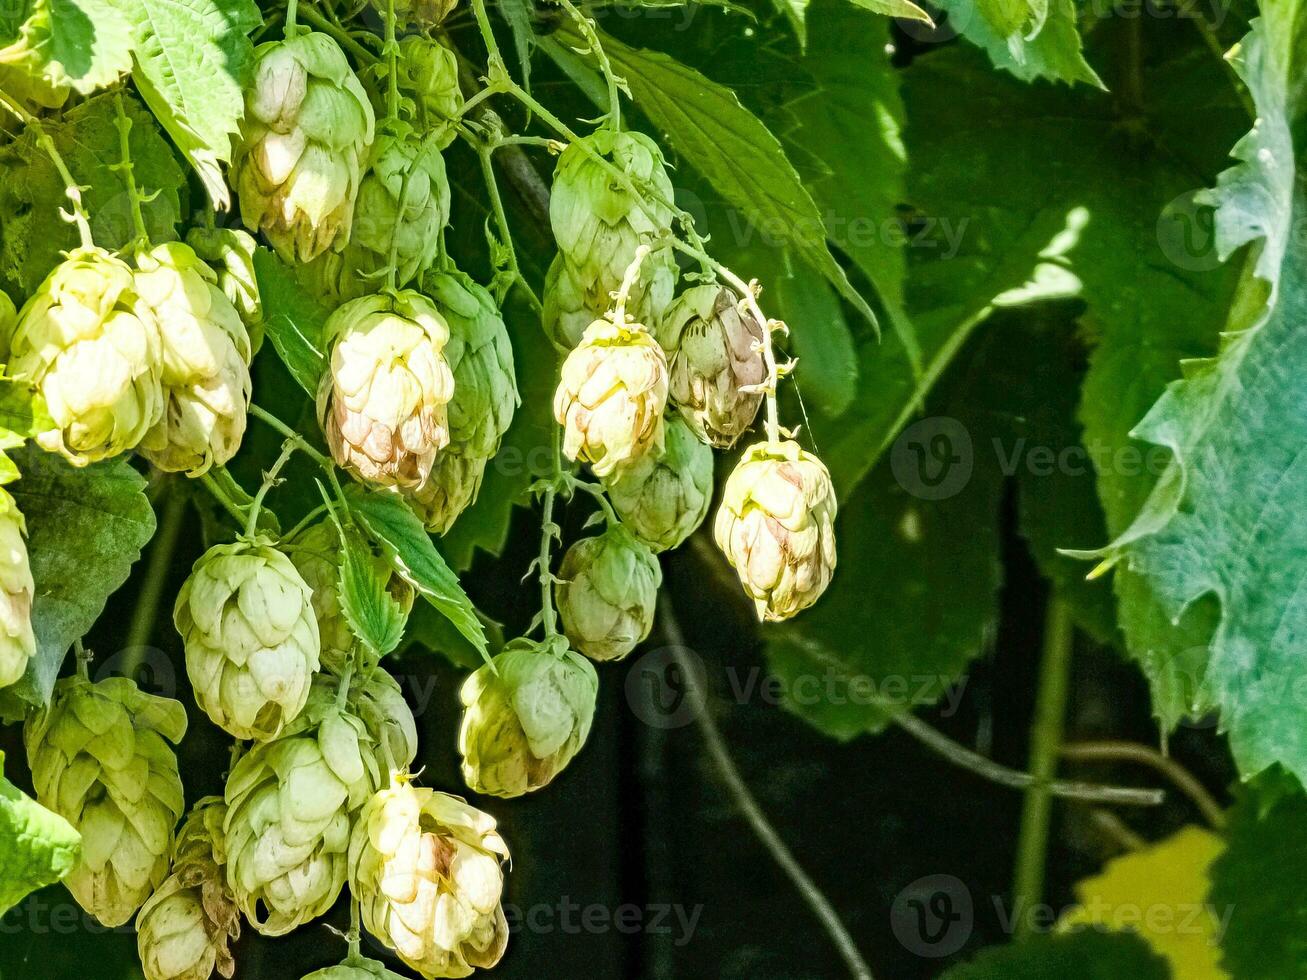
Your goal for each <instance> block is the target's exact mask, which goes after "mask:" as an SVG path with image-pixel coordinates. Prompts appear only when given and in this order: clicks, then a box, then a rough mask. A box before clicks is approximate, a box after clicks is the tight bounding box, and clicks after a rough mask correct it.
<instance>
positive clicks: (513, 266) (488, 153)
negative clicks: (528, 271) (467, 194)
mask: <svg viewBox="0 0 1307 980" xmlns="http://www.w3.org/2000/svg"><path fill="white" fill-rule="evenodd" d="M493 154H494V147H493V146H492V145H490V144H486V143H483V144H481V145H480V146H479V147H478V149H477V155H478V156H479V157H480V158H481V173H482V174H483V176H484V178H485V183H486V191H487V192H488V193H489V194H490V209H491V210H492V211H493V212H494V214H495V224H497V225H498V226H499V237H500V238H501V239H502V240H503V245H504V252H505V254H506V256H507V259H508V271H509V272H510V273H511V274H512V276H513V282H514V283H516V284H517V287H518V288H519V289H520V290H522V293H523V295H525V296H526V298H527V302H529V303H530V304H531V307H532V309H533V310H534V311H535V312H536V313H537V314H539V313H543V311H544V306H543V304H541V302H540V297H539V296H537V295H536V294H535V290H534V289H532V288H531V284H530V283H528V282H527V281H526V276H524V275H522V268H521V266H520V265H519V264H518V261H517V248H516V247H515V246H514V244H513V230H512V228H510V227H509V224H508V212H507V211H506V210H505V209H504V199H503V197H502V196H501V195H500V193H499V182H498V181H497V180H496V179H495V165H494V162H493V161H492V159H491V157H492V155H493Z"/></svg>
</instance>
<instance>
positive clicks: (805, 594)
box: [713, 442, 836, 621]
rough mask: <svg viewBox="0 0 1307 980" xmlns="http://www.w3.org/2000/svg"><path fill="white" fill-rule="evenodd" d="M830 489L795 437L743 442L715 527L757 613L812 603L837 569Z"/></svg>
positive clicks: (771, 614)
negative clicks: (747, 445) (775, 441)
mask: <svg viewBox="0 0 1307 980" xmlns="http://www.w3.org/2000/svg"><path fill="white" fill-rule="evenodd" d="M835 513H836V502H835V488H834V487H833V486H832V485H831V479H830V474H829V473H828V472H827V471H826V467H825V466H824V465H823V464H822V462H821V460H819V459H818V458H817V457H816V456H814V455H812V454H811V453H808V452H805V451H804V450H802V449H801V448H799V445H798V443H795V442H782V443H779V444H776V445H769V444H767V443H759V444H757V445H755V446H752V447H751V448H749V449H747V450H746V451H745V453H744V455H743V456H742V457H741V459H740V462H739V463H738V464H737V465H736V467H735V470H734V472H732V473H731V475H730V478H729V479H728V480H727V481H726V487H725V489H724V491H723V493H722V503H721V507H720V509H719V510H718V511H717V519H716V523H715V525H714V527H713V533H714V536H715V538H716V540H717V547H719V548H721V549H722V552H723V553H724V554H725V555H726V560H727V561H729V562H730V563H731V565H732V566H733V567H734V568H735V570H736V572H737V573H738V574H739V576H740V582H741V583H742V584H743V585H744V591H745V593H746V594H747V595H748V596H749V598H751V599H753V601H754V605H755V606H756V607H757V610H758V618H759V619H762V620H771V621H779V620H784V619H789V618H790V617H792V616H794V615H796V614H798V613H799V612H801V611H803V610H804V609H806V608H808V607H809V606H811V605H812V604H813V603H814V602H816V601H817V599H818V598H820V597H821V594H822V593H823V592H824V591H825V590H826V586H827V585H829V584H830V580H831V576H832V575H833V574H834V572H835Z"/></svg>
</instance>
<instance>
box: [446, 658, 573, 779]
mask: <svg viewBox="0 0 1307 980" xmlns="http://www.w3.org/2000/svg"><path fill="white" fill-rule="evenodd" d="M598 693H599V678H598V675H596V674H595V669H594V667H593V666H591V664H590V662H589V661H588V660H586V659H585V658H584V657H582V656H580V655H578V654H576V653H574V652H573V651H571V650H568V649H567V641H566V640H565V639H564V638H563V637H561V636H554V637H551V638H550V639H548V640H545V641H544V642H541V643H536V642H534V641H532V640H529V639H526V638H525V637H523V638H520V639H517V640H513V641H512V642H510V643H508V644H507V645H506V646H505V647H504V649H503V650H502V651H501V652H500V653H499V654H498V655H497V656H496V657H495V658H494V660H493V661H492V663H491V664H486V665H485V666H482V667H479V668H478V669H477V670H476V671H474V672H473V673H472V674H471V675H470V676H469V677H468V679H467V680H466V681H465V682H464V684H463V690H462V692H461V694H460V697H461V699H462V701H463V708H464V712H463V724H462V727H461V728H460V729H459V734H458V748H459V752H460V753H462V756H463V779H464V780H465V781H466V782H467V785H468V786H469V787H470V788H471V789H472V790H473V791H474V792H477V793H484V794H487V795H489V796H504V797H512V796H521V795H523V794H524V793H530V792H533V791H535V790H537V789H540V788H541V787H542V786H545V785H547V784H548V783H549V782H550V781H551V780H552V779H553V778H554V777H555V776H556V775H558V773H560V772H561V771H562V770H563V767H564V766H566V765H567V764H568V763H569V762H571V761H572V757H573V756H575V755H576V753H577V752H579V751H580V750H581V746H582V745H584V744H585V740H586V738H587V737H588V736H589V734H590V724H591V722H592V721H593V720H594V708H595V698H596V697H597V696H598Z"/></svg>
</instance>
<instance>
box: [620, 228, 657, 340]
mask: <svg viewBox="0 0 1307 980" xmlns="http://www.w3.org/2000/svg"><path fill="white" fill-rule="evenodd" d="M648 254H649V246H648V245H641V246H639V247H638V248H637V249H636V250H635V256H634V257H633V258H632V259H631V262H630V264H629V265H628V266H627V267H626V271H625V272H624V273H623V274H622V285H621V286H620V287H619V288H618V290H617V295H616V296H614V297H613V323H614V324H615V325H616V326H619V327H624V326H626V301H627V299H629V298H630V295H631V290H632V289H634V288H635V284H636V282H637V281H638V280H639V278H640V266H642V265H644V260H645V257H646V256H648Z"/></svg>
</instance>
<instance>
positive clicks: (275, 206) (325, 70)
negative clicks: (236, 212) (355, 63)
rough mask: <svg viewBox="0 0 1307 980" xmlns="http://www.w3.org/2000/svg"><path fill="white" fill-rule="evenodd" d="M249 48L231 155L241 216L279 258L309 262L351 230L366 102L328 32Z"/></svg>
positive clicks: (368, 130)
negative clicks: (248, 76) (250, 67)
mask: <svg viewBox="0 0 1307 980" xmlns="http://www.w3.org/2000/svg"><path fill="white" fill-rule="evenodd" d="M254 54H255V64H254V77H253V81H252V82H251V84H250V87H249V89H248V90H247V91H246V93H245V116H244V121H243V122H242V124H241V135H240V140H239V141H238V144H237V148H236V152H235V155H234V156H233V158H232V174H233V179H232V183H233V184H234V185H235V187H236V190H237V193H238V195H239V197H240V207H241V220H242V221H244V222H245V225H246V226H247V227H248V228H250V229H251V230H259V231H262V232H263V234H264V235H266V236H267V238H268V241H269V242H271V243H272V246H273V248H275V249H276V250H277V253H278V254H279V255H281V257H282V258H284V259H285V260H286V261H288V262H291V261H298V262H308V261H311V260H312V259H314V258H316V257H317V256H318V255H320V254H321V253H322V252H325V251H326V250H327V249H329V248H336V249H339V248H342V247H343V246H344V244H345V242H346V241H347V240H348V239H349V232H350V225H351V223H352V221H353V217H354V200H355V196H356V195H357V193H358V186H359V179H360V177H361V176H362V171H363V167H364V165H365V163H366V162H367V155H368V148H369V147H370V146H371V145H372V139H373V130H374V125H375V118H374V116H373V114H372V105H371V104H370V103H369V102H368V97H367V93H366V92H364V91H363V86H362V85H361V84H360V82H359V80H358V79H357V78H356V77H355V76H354V72H353V71H352V70H351V69H350V67H349V62H348V61H347V60H346V58H345V53H344V52H343V51H341V49H340V45H338V44H337V43H336V42H335V41H334V40H333V39H332V38H330V37H329V36H327V35H326V34H320V33H307V34H298V35H295V36H294V37H290V38H287V39H285V40H283V41H269V42H267V43H265V44H261V45H259V47H258V48H256V49H255V52H254Z"/></svg>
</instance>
